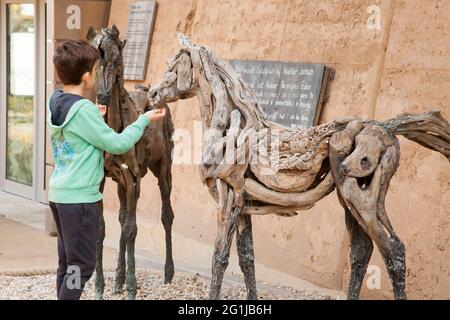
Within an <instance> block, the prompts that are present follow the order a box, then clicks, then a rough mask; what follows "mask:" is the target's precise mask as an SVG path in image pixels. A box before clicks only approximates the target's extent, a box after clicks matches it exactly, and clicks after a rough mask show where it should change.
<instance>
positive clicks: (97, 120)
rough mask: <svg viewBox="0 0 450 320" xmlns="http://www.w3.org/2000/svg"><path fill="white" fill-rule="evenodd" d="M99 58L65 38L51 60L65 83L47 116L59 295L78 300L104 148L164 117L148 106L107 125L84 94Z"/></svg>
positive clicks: (123, 143)
mask: <svg viewBox="0 0 450 320" xmlns="http://www.w3.org/2000/svg"><path fill="white" fill-rule="evenodd" d="M98 58H99V52H98V51H97V50H96V49H95V48H93V47H92V46H90V45H89V44H87V43H85V42H83V41H67V42H64V43H62V44H61V45H60V46H59V47H58V48H57V50H56V54H55V57H54V59H53V62H54V65H55V68H56V72H57V73H58V76H59V78H60V79H61V81H62V82H63V84H64V87H63V90H62V91H56V92H54V93H53V95H52V97H51V98H50V101H49V109H48V119H47V124H48V128H49V132H50V137H51V144H52V149H53V159H54V163H55V168H54V171H53V174H52V176H51V177H50V183H49V194H48V198H49V202H50V208H51V210H52V213H53V217H54V219H55V222H56V228H57V234H58V256H59V261H58V271H57V280H56V290H57V296H58V299H60V300H77V299H79V298H80V296H81V294H82V292H83V288H84V285H85V283H86V282H87V281H88V280H89V278H90V277H91V276H92V273H93V271H94V268H95V257H96V242H97V238H98V231H99V222H100V221H99V217H100V215H99V209H100V207H99V204H100V201H101V200H102V199H103V195H102V194H101V193H100V191H99V188H100V183H101V181H102V179H103V176H104V174H103V151H106V152H109V153H112V154H122V153H125V152H127V151H128V150H129V149H131V147H132V146H133V145H134V144H135V143H136V142H137V141H138V140H139V139H140V138H141V136H142V134H143V132H144V129H145V128H146V127H147V126H148V125H149V124H150V121H156V120H159V119H162V118H163V117H164V116H165V112H164V111H161V110H154V111H149V112H147V113H146V114H143V115H140V116H139V118H138V119H137V120H136V122H134V123H132V124H131V125H129V126H128V127H127V128H126V129H125V130H124V131H123V132H122V133H120V134H118V133H116V132H115V131H114V130H112V129H111V128H110V127H108V125H107V124H106V123H105V122H104V120H103V117H102V115H101V112H100V110H99V108H98V107H97V106H96V105H95V104H94V103H92V102H91V101H90V100H88V99H87V98H88V97H92V96H95V92H94V91H95V81H96V68H97V60H98ZM103 108H104V107H103Z"/></svg>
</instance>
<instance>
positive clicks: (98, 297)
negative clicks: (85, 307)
mask: <svg viewBox="0 0 450 320" xmlns="http://www.w3.org/2000/svg"><path fill="white" fill-rule="evenodd" d="M95 300H103V293H96V294H95Z"/></svg>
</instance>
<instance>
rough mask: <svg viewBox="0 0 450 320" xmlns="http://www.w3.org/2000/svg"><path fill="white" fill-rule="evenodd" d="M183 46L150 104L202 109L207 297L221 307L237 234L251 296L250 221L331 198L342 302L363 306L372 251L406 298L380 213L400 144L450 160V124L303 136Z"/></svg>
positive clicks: (400, 119)
mask: <svg viewBox="0 0 450 320" xmlns="http://www.w3.org/2000/svg"><path fill="white" fill-rule="evenodd" d="M179 40H180V43H181V46H182V48H181V50H179V51H178V52H177V53H176V55H175V56H174V57H173V58H172V59H171V60H170V61H169V62H168V68H167V72H166V73H165V75H164V77H163V80H162V81H161V82H160V83H159V84H158V85H156V86H154V87H153V88H151V89H150V90H149V93H148V97H149V100H150V101H151V105H159V104H161V105H164V103H168V102H172V101H176V100H178V99H186V98H190V97H192V96H197V98H198V101H199V106H200V111H201V116H202V121H203V125H204V128H205V139H204V141H205V142H206V143H205V144H204V146H205V148H204V150H203V158H202V163H201V165H200V176H201V179H202V181H203V182H204V184H205V185H206V186H207V187H208V189H209V191H210V193H211V195H212V197H213V198H214V199H215V201H216V202H217V205H218V210H217V215H218V234H217V238H216V243H215V249H214V256H213V261H212V280H211V290H210V298H211V299H217V298H219V294H220V289H221V285H222V279H223V275H224V272H225V269H226V268H227V266H228V259H229V255H230V247H231V242H232V237H233V234H234V233H236V237H237V251H238V258H239V265H240V266H241V269H242V271H243V273H244V279H245V284H246V287H247V297H248V298H249V299H255V298H256V297H257V294H256V284H255V267H254V251H253V236H252V222H251V215H254V214H257V215H261V214H277V215H281V216H294V215H296V214H297V211H299V210H305V209H308V208H310V207H311V206H313V205H314V204H315V203H316V202H317V201H319V200H320V199H322V198H324V197H325V196H327V195H328V194H330V193H331V192H332V191H333V190H334V189H336V191H337V195H338V198H339V201H340V203H341V204H342V206H343V208H344V210H345V220H346V223H347V228H348V231H349V233H350V239H351V253H350V260H351V275H350V284H349V291H348V297H349V298H350V299H355V298H358V297H359V292H360V289H361V284H362V281H363V279H364V275H365V273H366V269H367V265H368V263H369V260H370V257H371V255H372V251H373V243H375V244H376V245H377V246H378V248H379V250H380V252H381V255H382V256H383V259H384V262H385V264H386V268H387V271H388V273H389V276H390V278H391V281H392V286H393V289H394V295H395V297H396V298H397V299H405V298H406V292H405V273H406V262H405V254H406V250H405V247H404V245H403V243H402V242H401V241H400V239H399V238H398V237H397V235H396V233H395V232H394V229H393V227H392V225H391V223H390V222H389V219H388V216H387V213H386V210H385V206H384V201H385V197H386V193H387V191H388V188H389V182H390V179H391V178H392V176H393V175H394V173H395V171H396V169H397V167H398V164H399V157H400V145H399V141H398V139H397V137H396V135H403V136H404V137H406V138H408V139H410V140H412V141H415V142H417V143H419V144H421V145H422V146H424V147H426V148H429V149H431V150H434V151H437V152H440V153H442V154H443V155H444V156H445V157H446V158H447V159H450V126H449V124H448V122H447V121H446V120H445V119H444V118H443V117H442V116H441V115H440V113H439V112H426V113H423V114H418V115H400V116H397V117H396V118H394V119H391V120H387V121H382V122H381V121H375V120H367V119H359V118H347V119H343V120H340V121H332V122H329V123H326V124H322V125H319V126H316V127H311V128H308V129H305V130H293V129H290V128H285V127H281V126H280V125H277V124H275V123H272V122H270V121H267V120H265V119H264V114H263V111H262V109H261V107H260V105H259V104H258V102H257V99H256V97H255V95H254V93H253V92H252V90H251V89H250V88H249V87H248V86H247V84H246V83H245V82H244V81H243V80H242V78H241V77H240V75H239V74H238V73H237V72H236V71H235V70H234V69H233V67H232V66H231V65H230V64H229V63H227V62H225V61H224V60H222V59H220V58H219V57H217V56H216V55H215V54H214V52H213V51H212V50H210V49H208V48H207V47H205V46H200V45H196V44H193V43H192V42H191V41H190V40H189V38H187V37H186V36H184V35H182V34H180V35H179ZM252 137H253V139H252ZM252 141H253V142H255V141H256V143H252Z"/></svg>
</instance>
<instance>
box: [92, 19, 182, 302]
mask: <svg viewBox="0 0 450 320" xmlns="http://www.w3.org/2000/svg"><path fill="white" fill-rule="evenodd" d="M87 37H88V39H89V41H90V42H91V44H92V45H93V46H95V47H96V48H98V50H99V51H100V53H101V58H100V63H99V67H98V74H97V101H98V102H99V103H100V104H103V105H107V106H108V111H107V114H106V121H107V123H108V125H109V126H110V127H111V128H112V129H114V130H115V131H116V132H121V131H122V130H124V128H126V127H127V126H128V125H129V124H131V123H133V122H134V121H135V120H136V119H137V117H138V116H139V114H141V113H143V112H144V111H147V108H148V103H147V99H146V96H145V94H144V99H143V101H145V103H142V101H138V102H137V103H135V102H134V101H133V100H132V99H131V97H130V95H129V94H128V92H127V90H125V87H124V77H123V71H124V70H123V69H124V68H123V62H122V50H123V47H124V46H125V41H121V40H120V38H119V30H118V29H117V27H116V26H115V25H114V26H112V27H111V28H106V29H102V30H101V32H96V31H95V30H94V29H93V28H92V27H91V28H89V32H88V36H87ZM162 107H163V108H166V118H165V119H164V120H163V121H158V122H156V123H152V124H151V125H150V126H149V127H147V129H146V130H145V132H144V134H143V136H142V138H141V139H140V140H139V141H138V143H137V144H136V145H135V147H133V148H132V149H131V150H130V151H128V152H127V153H125V154H123V155H113V154H109V153H106V154H105V176H107V177H111V178H112V179H113V180H114V181H115V182H116V183H117V193H118V195H119V200H120V211H119V221H120V225H121V236H120V244H119V258H118V265H117V273H116V284H115V288H114V293H121V292H122V287H123V285H124V283H125V281H126V285H127V290H128V297H129V298H130V299H134V298H135V297H136V277H135V257H134V247H135V238H136V235H137V224H136V205H137V201H138V199H139V195H140V192H141V178H142V177H144V176H145V175H146V173H147V169H150V171H151V172H152V173H153V175H154V176H155V177H156V178H157V179H158V185H159V189H160V192H161V200H162V209H161V220H162V223H163V225H164V230H165V233H166V262H165V268H164V271H165V283H169V282H171V281H172V278H173V275H174V264H173V259H172V236H171V232H172V223H173V219H174V214H173V211H172V206H171V203H170V193H171V189H172V171H171V170H172V158H171V153H172V149H173V141H172V134H173V131H174V129H173V123H172V120H171V117H170V111H169V108H168V107H167V105H165V106H164V105H163V106H162ZM103 182H104V181H103ZM102 188H103V185H102ZM101 220H102V221H101V224H100V238H99V241H98V246H97V266H96V281H95V287H96V296H97V298H98V299H102V298H103V292H104V287H105V282H104V278H103V266H102V253H103V240H104V238H105V222H104V217H103V216H102V219H101ZM125 253H126V254H127V264H126V263H125ZM126 267H127V269H126ZM125 271H126V273H125Z"/></svg>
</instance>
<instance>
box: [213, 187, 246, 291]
mask: <svg viewBox="0 0 450 320" xmlns="http://www.w3.org/2000/svg"><path fill="white" fill-rule="evenodd" d="M219 183H222V184H224V185H225V186H224V189H225V192H224V194H226V196H225V197H224V201H223V202H222V204H221V206H219V212H218V233H217V238H216V243H215V248H214V255H213V259H212V278H211V288H210V292H209V299H211V300H217V299H219V297H220V290H221V288H222V281H223V275H224V273H225V270H226V269H227V267H228V259H229V257H230V248H231V243H232V241H233V233H234V231H235V230H236V225H237V221H238V219H239V214H240V211H241V210H240V209H239V208H234V207H233V202H234V193H233V190H231V189H230V190H228V186H227V185H226V184H225V183H223V182H219ZM227 190H228V191H227Z"/></svg>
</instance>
